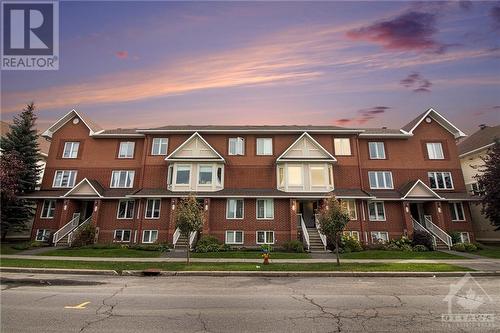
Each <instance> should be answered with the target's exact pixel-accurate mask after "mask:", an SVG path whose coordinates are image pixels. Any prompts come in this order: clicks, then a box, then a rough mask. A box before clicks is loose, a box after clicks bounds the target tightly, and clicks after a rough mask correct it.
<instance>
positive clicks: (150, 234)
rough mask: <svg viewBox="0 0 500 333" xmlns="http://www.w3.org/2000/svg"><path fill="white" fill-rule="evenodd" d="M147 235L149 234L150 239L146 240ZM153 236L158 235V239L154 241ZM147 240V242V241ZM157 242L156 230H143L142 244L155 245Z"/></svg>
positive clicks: (155, 238)
mask: <svg viewBox="0 0 500 333" xmlns="http://www.w3.org/2000/svg"><path fill="white" fill-rule="evenodd" d="M146 233H147V234H148V237H147V238H146ZM153 234H156V237H154V240H152V238H153V237H152V236H153ZM146 239H147V241H146ZM156 241H158V230H156V229H151V230H149V229H148V230H143V231H142V243H144V244H153V243H155V242H156Z"/></svg>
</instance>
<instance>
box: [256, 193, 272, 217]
mask: <svg viewBox="0 0 500 333" xmlns="http://www.w3.org/2000/svg"><path fill="white" fill-rule="evenodd" d="M259 201H264V217H259ZM268 201H269V202H271V215H270V217H268V214H267V213H269V212H268V211H267V205H266V202H268ZM255 216H256V217H257V220H274V199H269V198H266V199H263V198H261V199H257V200H256V201H255Z"/></svg>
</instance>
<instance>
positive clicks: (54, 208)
mask: <svg viewBox="0 0 500 333" xmlns="http://www.w3.org/2000/svg"><path fill="white" fill-rule="evenodd" d="M46 201H50V202H54V207H52V205H49V208H48V209H47V213H49V212H50V209H51V208H52V209H53V213H54V214H53V215H52V216H43V211H44V210H45V202H46ZM56 204H57V200H54V199H44V200H43V203H42V209H41V210H40V218H41V219H46V220H52V219H53V218H54V217H55V215H56Z"/></svg>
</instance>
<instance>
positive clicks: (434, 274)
mask: <svg viewBox="0 0 500 333" xmlns="http://www.w3.org/2000/svg"><path fill="white" fill-rule="evenodd" d="M0 272H6V273H38V274H77V275H112V276H120V275H121V276H144V275H143V271H142V270H140V271H139V270H124V271H122V272H121V274H120V273H119V272H117V271H114V270H93V269H61V268H21V267H19V268H18V267H0ZM466 273H469V274H470V275H471V276H500V271H464V272H460V271H459V272H332V271H330V272H328V271H325V272H321V271H316V272H310V271H309V272H297V271H294V272H286V271H285V272H272V271H268V272H262V271H161V272H160V275H161V276H213V277H231V276H238V277H243V276H248V277H462V276H464V275H465V274H466Z"/></svg>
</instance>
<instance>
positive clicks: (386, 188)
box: [368, 171, 394, 190]
mask: <svg viewBox="0 0 500 333" xmlns="http://www.w3.org/2000/svg"><path fill="white" fill-rule="evenodd" d="M379 173H383V179H384V184H379V179H378V174H379ZM370 174H374V175H375V184H372V181H371V177H370ZM387 175H389V176H390V179H391V186H390V187H388V186H387V178H386V176H387ZM368 182H369V183H370V189H372V190H392V189H394V179H393V178H392V172H391V171H368ZM381 185H383V186H381Z"/></svg>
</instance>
